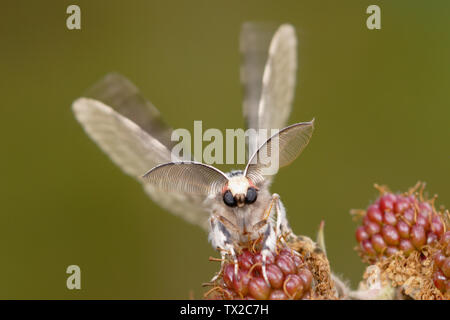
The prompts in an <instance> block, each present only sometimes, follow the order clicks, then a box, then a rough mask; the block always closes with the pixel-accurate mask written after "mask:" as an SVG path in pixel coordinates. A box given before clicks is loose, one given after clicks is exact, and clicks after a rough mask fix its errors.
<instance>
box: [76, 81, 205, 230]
mask: <svg viewBox="0 0 450 320" xmlns="http://www.w3.org/2000/svg"><path fill="white" fill-rule="evenodd" d="M86 95H89V96H90V97H96V99H93V98H87V97H82V98H79V99H77V100H76V101H75V102H74V103H73V105H72V109H73V112H74V114H75V117H76V119H77V120H78V121H79V122H80V124H81V125H82V127H83V128H84V130H85V132H86V133H87V134H88V136H89V137H90V138H91V139H92V140H94V142H95V143H96V144H97V145H98V146H99V147H100V149H102V150H103V151H104V152H105V153H106V154H107V155H108V156H109V157H110V158H111V160H112V161H113V162H114V163H115V164H116V165H117V166H118V167H120V168H121V169H122V170H123V171H124V172H125V173H126V174H128V175H130V176H132V177H134V178H136V179H137V180H138V181H139V182H141V183H143V187H144V190H145V191H146V193H147V194H148V195H149V196H150V197H151V198H152V199H153V200H154V201H155V202H156V203H158V204H159V205H160V206H162V207H163V208H165V209H166V210H168V211H169V212H171V213H173V214H175V215H178V216H180V217H182V218H184V219H185V220H187V221H188V222H191V223H193V224H197V225H201V226H203V227H204V228H205V227H206V226H207V220H208V217H209V214H208V212H207V211H206V210H205V208H203V206H202V203H203V199H200V197H193V196H190V195H188V194H182V193H179V194H170V193H164V192H161V191H159V190H157V189H155V188H154V187H153V186H151V185H149V184H147V183H145V181H144V180H143V179H142V175H143V174H144V173H145V172H147V171H148V170H149V168H153V167H155V166H158V165H160V164H162V163H166V162H170V161H172V160H173V159H172V157H171V151H170V150H171V142H170V135H171V129H170V127H168V126H167V125H166V124H165V123H164V122H163V121H162V119H161V118H160V116H159V112H158V111H157V109H156V108H155V107H154V106H153V105H151V104H150V103H149V102H147V101H146V100H145V99H144V98H143V97H142V96H141V95H140V93H139V91H138V90H137V88H136V87H134V85H133V84H132V83H131V82H129V81H128V80H126V79H125V78H123V77H122V76H119V75H116V74H113V75H108V76H106V77H105V78H104V79H103V80H101V81H100V82H99V83H97V84H96V85H95V86H94V87H93V89H91V90H89V91H88V93H87V94H86ZM99 99H102V100H103V101H105V102H108V103H111V104H112V105H113V106H114V107H111V106H109V105H107V104H105V103H104V102H102V101H100V100H99Z"/></svg>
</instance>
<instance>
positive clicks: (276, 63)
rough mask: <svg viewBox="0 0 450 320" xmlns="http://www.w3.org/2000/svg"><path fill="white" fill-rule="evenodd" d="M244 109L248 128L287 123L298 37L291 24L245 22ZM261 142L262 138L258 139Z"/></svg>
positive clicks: (276, 125)
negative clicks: (275, 27)
mask: <svg viewBox="0 0 450 320" xmlns="http://www.w3.org/2000/svg"><path fill="white" fill-rule="evenodd" d="M240 50H241V55H242V65H241V82H242V84H243V87H244V103H243V111H244V117H245V119H246V124H247V128H252V129H269V130H270V129H281V128H284V127H285V126H286V122H287V119H288V117H289V114H290V113H291V109H292V101H293V99H294V92H295V83H296V72H297V38H296V35H295V30H294V27H293V26H291V25H289V24H283V25H281V26H280V27H279V28H278V29H276V31H275V32H274V28H273V26H270V25H267V24H262V23H251V22H248V23H245V24H244V25H243V26H242V31H241V37H240ZM261 142H264V141H261Z"/></svg>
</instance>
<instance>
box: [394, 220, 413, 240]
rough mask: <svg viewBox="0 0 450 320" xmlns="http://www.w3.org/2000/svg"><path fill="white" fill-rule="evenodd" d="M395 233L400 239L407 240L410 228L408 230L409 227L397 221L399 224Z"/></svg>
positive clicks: (403, 222)
mask: <svg viewBox="0 0 450 320" xmlns="http://www.w3.org/2000/svg"><path fill="white" fill-rule="evenodd" d="M397 231H398V234H399V236H400V237H401V238H403V239H408V238H409V231H410V228H409V225H408V224H407V223H406V222H405V221H403V220H399V222H398V223H397Z"/></svg>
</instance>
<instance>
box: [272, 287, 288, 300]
mask: <svg viewBox="0 0 450 320" xmlns="http://www.w3.org/2000/svg"><path fill="white" fill-rule="evenodd" d="M288 299H289V298H288V296H287V295H286V294H285V293H284V291H283V290H279V289H278V290H273V291H272V293H271V294H270V296H269V300H288Z"/></svg>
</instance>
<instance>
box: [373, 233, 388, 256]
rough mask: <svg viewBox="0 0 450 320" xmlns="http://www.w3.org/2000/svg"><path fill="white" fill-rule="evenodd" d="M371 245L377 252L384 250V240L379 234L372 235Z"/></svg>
mask: <svg viewBox="0 0 450 320" xmlns="http://www.w3.org/2000/svg"><path fill="white" fill-rule="evenodd" d="M372 247H373V248H374V249H375V251H376V252H378V253H382V252H383V251H384V250H386V247H387V245H386V242H384V240H383V237H382V236H381V235H380V234H375V235H373V236H372Z"/></svg>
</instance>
